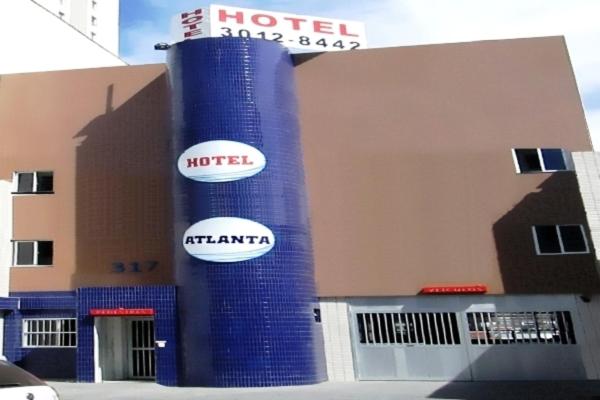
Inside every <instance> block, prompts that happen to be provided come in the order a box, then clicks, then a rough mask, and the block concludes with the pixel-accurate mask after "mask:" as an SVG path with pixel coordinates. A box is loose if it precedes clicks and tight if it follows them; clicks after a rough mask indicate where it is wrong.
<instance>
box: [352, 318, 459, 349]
mask: <svg viewBox="0 0 600 400" xmlns="http://www.w3.org/2000/svg"><path fill="white" fill-rule="evenodd" d="M356 318H357V324H358V325H357V326H358V334H359V337H360V343H362V344H366V345H381V344H384V345H403V344H408V345H425V346H427V345H459V344H460V333H459V328H458V319H457V315H456V313H451V312H437V313H429V312H427V313H358V314H356Z"/></svg>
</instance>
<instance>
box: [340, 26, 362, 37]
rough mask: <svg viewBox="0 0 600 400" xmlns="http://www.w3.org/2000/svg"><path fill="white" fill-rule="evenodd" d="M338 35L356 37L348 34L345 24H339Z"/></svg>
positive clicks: (353, 34) (354, 34)
mask: <svg viewBox="0 0 600 400" xmlns="http://www.w3.org/2000/svg"><path fill="white" fill-rule="evenodd" d="M340 35H342V36H354V37H358V35H357V34H356V33H348V27H347V26H346V24H340Z"/></svg>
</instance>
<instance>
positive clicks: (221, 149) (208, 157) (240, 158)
mask: <svg viewBox="0 0 600 400" xmlns="http://www.w3.org/2000/svg"><path fill="white" fill-rule="evenodd" d="M266 164H267V160H266V158H265V156H264V154H263V153H261V152H260V151H259V150H258V149H255V148H254V147H252V146H250V145H247V144H245V143H240V142H234V141H231V140H209V141H208V142H202V143H198V144H197V145H194V146H192V147H190V148H189V149H187V150H186V151H184V152H183V153H182V154H181V156H179V160H177V168H178V169H179V172H180V173H181V174H182V175H183V176H185V177H186V178H190V179H193V180H195V181H199V182H230V181H237V180H239V179H244V178H248V177H251V176H254V175H256V174H258V173H259V172H260V171H262V170H263V169H264V168H265V166H266Z"/></svg>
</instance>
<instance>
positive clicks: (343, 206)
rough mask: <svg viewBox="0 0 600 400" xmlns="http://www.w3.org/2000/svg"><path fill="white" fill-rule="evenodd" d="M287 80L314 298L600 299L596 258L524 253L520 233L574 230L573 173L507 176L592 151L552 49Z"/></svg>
mask: <svg viewBox="0 0 600 400" xmlns="http://www.w3.org/2000/svg"><path fill="white" fill-rule="evenodd" d="M307 58H308V57H307ZM301 61H303V60H301ZM301 61H300V62H301ZM297 72H298V73H297V80H298V90H299V94H298V97H299V101H300V114H301V121H302V134H303V141H304V142H303V144H304V154H305V167H306V174H307V181H308V187H309V199H310V204H311V216H312V226H313V241H314V247H315V257H316V279H317V284H318V289H319V294H320V295H321V296H372V295H398V294H405V295H413V294H416V293H417V292H418V291H419V290H420V288H422V287H423V286H426V285H433V284H441V285H445V284H469V283H483V284H486V285H488V286H489V289H490V292H491V293H504V292H509V293H532V292H533V293H535V292H539V293H547V292H576V293H577V292H581V291H596V290H597V289H598V277H597V274H596V272H595V270H594V259H593V256H591V255H585V256H579V255H570V256H536V255H535V251H534V245H533V239H532V234H531V225H533V224H540V223H542V224H555V223H556V224H558V223H581V224H583V223H585V214H584V212H583V207H582V204H581V200H580V198H579V195H578V194H577V183H576V180H575V176H574V174H573V173H563V174H532V175H516V173H515V167H514V165H513V160H512V157H511V148H512V147H517V148H519V147H520V148H526V147H564V148H567V149H569V150H587V149H590V148H591V143H590V140H589V137H588V133H587V127H586V124H585V119H584V115H583V112H582V109H581V103H580V99H579V96H578V92H577V87H576V85H575V81H574V78H573V73H572V71H571V66H570V63H569V59H568V56H567V53H566V48H565V44H564V41H563V39H562V38H558V37H556V38H542V39H526V40H509V41H492V42H476V43H466V44H447V45H432V46H418V47H403V48H395V49H375V50H366V51H359V52H357V53H335V54H323V55H319V56H317V57H314V58H312V59H308V60H306V61H305V62H301V63H300V64H299V66H298V67H297Z"/></svg>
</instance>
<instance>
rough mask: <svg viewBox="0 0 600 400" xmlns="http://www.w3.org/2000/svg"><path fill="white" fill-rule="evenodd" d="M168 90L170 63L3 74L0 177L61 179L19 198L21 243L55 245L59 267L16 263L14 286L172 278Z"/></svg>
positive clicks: (17, 219) (130, 282) (20, 288)
mask: <svg viewBox="0 0 600 400" xmlns="http://www.w3.org/2000/svg"><path fill="white" fill-rule="evenodd" d="M165 93H166V81H165V76H164V66H162V65H151V66H141V67H131V68H128V67H117V68H102V69H91V70H78V71H64V72H50V73H36V74H21V75H5V76H2V77H1V78H0V132H2V146H0V179H11V175H12V172H13V171H34V170H52V171H54V180H55V182H54V190H55V193H54V194H52V195H20V196H17V197H15V199H14V207H15V208H14V220H15V230H14V239H16V240H26V239H52V240H54V246H55V247H54V266H52V267H44V268H12V277H11V289H12V290H13V291H24V290H65V289H69V288H76V287H80V286H103V285H134V284H152V283H170V282H171V281H172V265H171V259H170V253H171V241H172V238H171V235H170V230H169V226H170V220H171V217H170V213H169V209H170V204H169V198H170V190H169V185H170V183H169V174H170V172H169V169H168V160H167V159H166V158H165V155H166V154H168V140H169V126H168V113H167V110H168V103H167V99H166V97H165ZM147 261H154V262H157V263H158V264H157V266H156V268H155V269H154V270H153V271H150V272H149V271H145V269H147V266H148V265H149V264H145V262H147ZM113 262H123V263H126V264H128V263H130V262H141V263H142V264H141V266H140V269H141V270H142V271H143V272H129V271H127V272H123V273H117V272H114V271H113ZM126 267H128V266H127V265H126ZM130 269H131V268H130Z"/></svg>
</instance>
